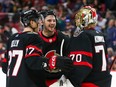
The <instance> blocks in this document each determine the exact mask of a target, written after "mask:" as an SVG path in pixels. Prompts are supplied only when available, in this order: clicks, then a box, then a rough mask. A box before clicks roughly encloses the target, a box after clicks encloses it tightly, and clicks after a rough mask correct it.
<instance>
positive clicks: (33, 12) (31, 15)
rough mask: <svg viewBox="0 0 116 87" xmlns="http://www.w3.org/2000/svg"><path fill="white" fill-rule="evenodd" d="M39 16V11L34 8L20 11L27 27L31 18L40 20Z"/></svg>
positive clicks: (23, 22) (21, 18)
mask: <svg viewBox="0 0 116 87" xmlns="http://www.w3.org/2000/svg"><path fill="white" fill-rule="evenodd" d="M39 17H40V16H39V13H38V12H37V11H36V10H32V9H31V10H27V11H24V12H21V13H20V20H21V22H22V24H23V25H24V26H25V27H27V26H29V24H30V20H33V21H35V22H38V20H39Z"/></svg>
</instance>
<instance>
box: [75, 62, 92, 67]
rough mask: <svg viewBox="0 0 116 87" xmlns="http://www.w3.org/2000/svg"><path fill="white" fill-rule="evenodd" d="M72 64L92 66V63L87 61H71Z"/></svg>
mask: <svg viewBox="0 0 116 87" xmlns="http://www.w3.org/2000/svg"><path fill="white" fill-rule="evenodd" d="M73 65H78V66H87V67H89V68H93V66H92V64H90V63H88V62H73Z"/></svg>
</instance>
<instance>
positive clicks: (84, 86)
mask: <svg viewBox="0 0 116 87" xmlns="http://www.w3.org/2000/svg"><path fill="white" fill-rule="evenodd" d="M81 87H99V86H97V85H95V84H94V83H88V82H87V83H82V85H81Z"/></svg>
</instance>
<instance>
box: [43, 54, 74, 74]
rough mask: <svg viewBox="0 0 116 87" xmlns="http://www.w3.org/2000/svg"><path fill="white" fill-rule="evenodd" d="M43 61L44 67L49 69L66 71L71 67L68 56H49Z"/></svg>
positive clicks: (71, 63)
mask: <svg viewBox="0 0 116 87" xmlns="http://www.w3.org/2000/svg"><path fill="white" fill-rule="evenodd" d="M46 59H47V60H46V62H44V64H43V67H44V69H46V68H47V69H49V70H50V71H52V70H55V69H59V71H63V72H68V71H70V70H71V69H72V66H73V61H72V60H71V59H70V58H68V57H63V56H52V57H51V58H46Z"/></svg>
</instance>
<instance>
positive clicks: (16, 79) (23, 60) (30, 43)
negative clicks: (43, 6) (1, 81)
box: [2, 10, 72, 87]
mask: <svg viewBox="0 0 116 87" xmlns="http://www.w3.org/2000/svg"><path fill="white" fill-rule="evenodd" d="M38 20H39V15H38V12H37V11H36V10H27V11H24V12H22V13H21V22H22V24H23V25H24V30H23V32H22V33H16V34H14V35H13V36H12V37H10V39H9V40H8V43H7V52H6V54H5V58H4V60H3V61H2V70H3V72H4V73H6V76H7V80H6V87H46V84H45V74H44V69H45V68H47V69H50V70H53V69H55V68H59V69H61V70H63V69H67V67H68V68H70V66H71V63H72V61H70V60H69V58H66V57H64V58H62V57H60V56H58V57H57V56H51V57H50V58H49V59H48V58H45V57H43V56H42V40H41V38H40V37H39V35H38V34H37V33H35V32H34V31H36V30H37V29H38V23H39V22H38ZM62 66H63V67H62ZM60 67H62V68H60Z"/></svg>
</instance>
